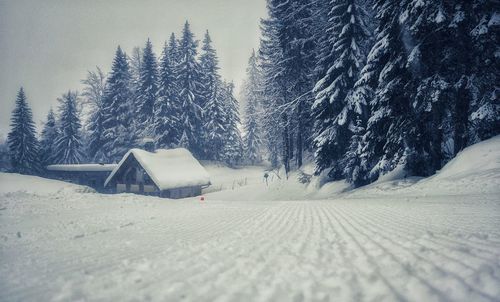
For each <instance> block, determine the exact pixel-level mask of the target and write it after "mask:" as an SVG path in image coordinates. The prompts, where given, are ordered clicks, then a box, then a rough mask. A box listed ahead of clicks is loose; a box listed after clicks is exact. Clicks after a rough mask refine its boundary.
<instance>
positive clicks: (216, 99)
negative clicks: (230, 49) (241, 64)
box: [200, 31, 229, 160]
mask: <svg viewBox="0 0 500 302" xmlns="http://www.w3.org/2000/svg"><path fill="white" fill-rule="evenodd" d="M201 51H202V52H201V55H200V66H201V71H202V78H203V80H202V81H203V84H204V87H203V91H202V95H203V103H202V106H203V128H204V132H203V133H201V134H202V135H203V137H200V139H201V140H202V144H203V147H204V154H205V157H206V158H207V159H212V160H222V156H221V155H222V154H221V150H222V148H223V147H224V139H225V138H226V137H227V134H228V133H227V130H229V128H228V127H227V126H226V124H225V122H226V118H227V116H226V114H227V112H226V111H225V107H224V92H223V88H221V85H222V82H221V79H220V75H219V73H218V71H219V59H218V58H217V53H216V51H215V49H214V48H213V46H212V39H211V38H210V35H209V33H208V31H207V32H206V33H205V37H204V39H203V45H202V47H201Z"/></svg>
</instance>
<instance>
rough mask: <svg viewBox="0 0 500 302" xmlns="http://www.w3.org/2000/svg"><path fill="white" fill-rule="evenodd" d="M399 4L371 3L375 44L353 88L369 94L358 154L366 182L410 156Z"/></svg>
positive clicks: (406, 75)
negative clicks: (361, 150)
mask: <svg viewBox="0 0 500 302" xmlns="http://www.w3.org/2000/svg"><path fill="white" fill-rule="evenodd" d="M400 4H401V3H400V1H398V0H388V1H376V2H375V4H374V7H375V11H376V19H377V21H378V27H377V30H376V38H375V44H374V46H373V48H372V49H371V51H370V54H369V56H368V60H367V67H366V68H365V69H364V70H363V75H362V83H363V84H362V85H359V86H357V87H356V89H359V90H360V91H364V92H365V93H367V92H369V91H373V93H372V96H371V99H370V118H369V119H368V122H367V129H366V134H365V137H364V144H365V145H364V147H363V153H362V158H363V163H362V166H363V169H364V170H365V171H367V173H368V174H367V175H366V176H365V178H366V181H368V182H369V181H373V180H375V179H377V178H378V176H379V175H380V174H383V173H385V172H387V171H391V170H393V169H394V168H395V167H396V166H397V165H398V164H401V163H402V162H404V158H405V156H406V155H407V154H408V153H409V152H410V151H409V145H408V141H407V138H408V135H407V134H408V133H412V129H410V125H409V121H410V101H411V100H410V95H411V89H409V87H408V83H409V82H410V80H411V73H410V72H409V70H408V67H407V52H406V48H405V44H404V42H403V40H402V39H401V33H404V31H403V28H402V27H401V24H400V22H399V17H400V12H401V10H400V9H401V5H400ZM363 85H366V86H367V87H362V86H363ZM372 85H373V86H372ZM368 171H369V172H368Z"/></svg>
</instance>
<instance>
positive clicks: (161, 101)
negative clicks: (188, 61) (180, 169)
mask: <svg viewBox="0 0 500 302" xmlns="http://www.w3.org/2000/svg"><path fill="white" fill-rule="evenodd" d="M170 43H171V44H170V45H172V46H171V47H169V45H167V43H165V46H164V47H163V53H162V56H161V62H160V75H159V80H158V97H157V99H156V102H155V106H154V114H155V120H154V132H155V137H156V147H157V148H170V147H174V146H177V144H178V143H179V139H180V135H181V134H182V133H181V132H180V128H181V123H180V122H181V121H180V119H179V117H180V114H181V112H180V109H181V108H180V103H179V98H178V93H179V87H178V85H177V80H176V62H175V61H174V59H173V56H172V55H171V52H174V51H176V49H175V48H176V45H175V44H174V43H175V37H174V38H173V42H170ZM169 49H170V50H169Z"/></svg>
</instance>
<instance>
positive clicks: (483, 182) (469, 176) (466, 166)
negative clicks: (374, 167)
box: [349, 136, 500, 196]
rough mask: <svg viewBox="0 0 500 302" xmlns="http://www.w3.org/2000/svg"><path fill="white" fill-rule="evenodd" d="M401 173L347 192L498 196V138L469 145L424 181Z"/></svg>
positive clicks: (499, 192) (499, 140) (499, 186)
mask: <svg viewBox="0 0 500 302" xmlns="http://www.w3.org/2000/svg"><path fill="white" fill-rule="evenodd" d="M402 175H404V173H402V171H401V170H398V171H396V172H395V173H392V174H390V175H388V176H385V177H384V178H383V179H379V180H378V181H376V182H375V183H373V184H371V185H368V186H365V187H362V188H359V189H357V190H354V191H352V192H350V193H349V194H350V195H353V196H362V195H366V194H371V195H373V194H382V195H390V194H396V193H397V194H406V195H408V194H409V195H471V194H500V136H496V137H493V138H491V139H489V140H485V141H483V142H480V143H477V144H475V145H472V146H469V147H467V148H465V149H464V150H462V151H461V152H459V153H458V154H457V156H456V157H455V158H454V159H452V160H451V161H450V162H449V163H448V164H446V165H445V166H444V167H443V168H442V169H441V170H440V171H438V172H437V173H436V174H435V175H433V176H430V177H428V178H419V177H409V178H401V177H398V176H402Z"/></svg>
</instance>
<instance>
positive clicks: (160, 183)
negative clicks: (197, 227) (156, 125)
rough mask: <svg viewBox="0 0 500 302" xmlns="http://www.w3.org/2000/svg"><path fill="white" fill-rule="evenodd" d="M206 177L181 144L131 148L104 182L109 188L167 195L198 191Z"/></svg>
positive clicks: (202, 169)
mask: <svg viewBox="0 0 500 302" xmlns="http://www.w3.org/2000/svg"><path fill="white" fill-rule="evenodd" d="M209 185H210V177H209V175H208V173H207V171H206V170H205V168H203V166H202V165H201V164H200V163H199V162H198V160H197V159H196V158H194V156H193V155H192V154H191V152H189V151H188V150H186V149H184V148H178V149H170V150H166V149H160V150H156V151H155V152H148V151H145V150H141V149H132V150H130V151H129V152H127V154H125V156H124V157H123V158H122V160H121V161H120V162H119V163H118V165H117V166H116V167H115V168H114V169H113V171H112V172H111V174H110V175H109V176H108V177H107V179H106V181H105V182H104V187H105V188H108V189H111V190H112V191H113V192H117V193H120V192H133V193H139V194H148V195H158V196H161V197H167V198H184V197H190V196H197V195H200V194H201V190H202V188H204V187H207V186H209Z"/></svg>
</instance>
